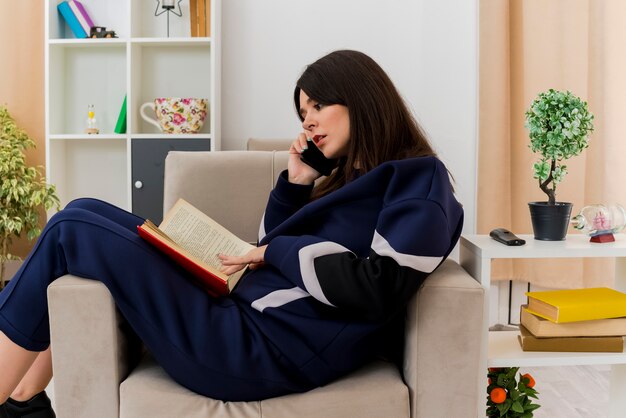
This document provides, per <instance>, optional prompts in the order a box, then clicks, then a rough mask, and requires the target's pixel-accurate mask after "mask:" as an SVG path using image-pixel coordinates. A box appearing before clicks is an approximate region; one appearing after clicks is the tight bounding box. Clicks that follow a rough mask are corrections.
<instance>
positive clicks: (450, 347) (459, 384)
mask: <svg viewBox="0 0 626 418" xmlns="http://www.w3.org/2000/svg"><path fill="white" fill-rule="evenodd" d="M484 293H485V291H484V289H483V287H482V286H481V285H480V284H479V283H478V282H477V281H476V280H474V279H473V278H472V277H471V276H470V275H469V274H468V273H467V272H466V271H465V270H463V268H462V267H461V266H459V265H458V264H457V263H456V262H455V261H453V260H450V259H448V260H446V261H445V262H444V263H443V265H441V266H440V267H439V268H438V269H437V270H436V271H435V272H434V273H433V274H431V275H430V276H429V277H428V279H427V280H426V282H425V283H424V285H423V287H422V288H421V289H420V291H419V292H418V294H417V295H416V296H415V297H414V298H413V300H412V301H411V302H410V304H409V307H408V309H407V315H408V317H407V321H406V332H405V350H404V365H403V374H404V379H405V382H406V384H407V386H408V387H409V394H410V399H411V416H412V417H443V416H446V417H469V416H474V414H475V411H477V408H478V404H477V402H479V401H481V399H477V396H476V394H478V393H480V392H479V390H478V384H479V382H480V380H479V373H482V372H483V371H481V370H479V364H480V361H479V360H480V355H481V353H480V351H481V336H482V333H483V327H485V326H486V325H485V319H484V318H483V303H484V297H485V294H484ZM484 372H485V373H486V370H485V371H484ZM451 399H454V402H450V400H451Z"/></svg>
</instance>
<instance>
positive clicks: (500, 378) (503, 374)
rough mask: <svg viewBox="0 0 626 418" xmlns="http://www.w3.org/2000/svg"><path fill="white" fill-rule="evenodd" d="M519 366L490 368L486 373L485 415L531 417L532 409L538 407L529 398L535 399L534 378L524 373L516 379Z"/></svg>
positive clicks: (505, 417) (517, 417)
mask: <svg viewBox="0 0 626 418" xmlns="http://www.w3.org/2000/svg"><path fill="white" fill-rule="evenodd" d="M518 371H519V367H501V368H490V369H489V371H488V373H487V378H488V384H489V385H488V386H487V417H489V418H495V417H504V418H532V416H533V411H534V410H535V409H537V408H539V407H540V405H539V404H536V403H533V401H532V399H531V398H534V399H537V391H536V390H535V389H534V387H535V379H533V377H532V376H531V375H530V374H529V373H526V374H524V375H521V376H520V379H519V382H518V381H517V372H518Z"/></svg>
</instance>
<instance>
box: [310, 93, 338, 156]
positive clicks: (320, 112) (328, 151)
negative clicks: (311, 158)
mask: <svg viewBox="0 0 626 418" xmlns="http://www.w3.org/2000/svg"><path fill="white" fill-rule="evenodd" d="M300 115H301V116H302V118H303V119H304V121H303V122H302V127H303V128H304V131H305V132H306V134H307V136H308V137H309V138H315V137H319V139H317V140H316V139H314V141H315V144H316V145H317V147H318V148H319V149H320V150H321V151H322V152H323V153H324V156H325V157H326V158H339V157H344V156H346V155H347V154H348V142H349V141H350V116H349V114H348V108H347V107H346V106H343V105H338V104H334V105H323V104H320V103H317V102H316V101H315V100H313V99H311V98H310V97H309V96H308V95H307V94H306V93H305V92H304V91H303V90H300Z"/></svg>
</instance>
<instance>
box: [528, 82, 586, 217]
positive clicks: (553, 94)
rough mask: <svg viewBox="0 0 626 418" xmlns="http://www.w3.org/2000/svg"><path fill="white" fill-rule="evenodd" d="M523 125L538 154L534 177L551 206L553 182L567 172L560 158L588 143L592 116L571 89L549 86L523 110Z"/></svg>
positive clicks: (574, 154) (567, 156)
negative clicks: (563, 90)
mask: <svg viewBox="0 0 626 418" xmlns="http://www.w3.org/2000/svg"><path fill="white" fill-rule="evenodd" d="M526 128H528V130H529V132H530V148H531V149H532V151H533V152H536V153H539V154H540V155H541V159H540V160H539V161H538V162H536V163H535V164H534V165H533V171H534V178H536V179H538V180H539V187H540V188H541V190H542V191H543V192H544V193H545V194H547V195H548V204H550V205H554V204H555V203H556V185H557V184H558V183H560V182H561V181H562V180H563V177H564V176H565V175H566V174H567V166H565V165H563V164H562V161H563V160H567V159H568V158H571V157H574V156H576V155H579V154H580V153H581V152H582V151H583V150H584V149H585V148H587V147H588V146H589V133H590V132H592V131H593V115H592V114H591V113H590V112H589V110H587V102H583V101H582V100H581V99H580V98H578V97H576V96H574V95H573V94H572V93H571V92H569V91H566V92H561V91H556V90H553V89H550V90H548V91H547V92H543V93H540V94H539V96H537V98H536V99H535V100H534V101H533V103H532V104H531V105H530V108H529V109H528V110H527V111H526ZM550 185H552V187H550Z"/></svg>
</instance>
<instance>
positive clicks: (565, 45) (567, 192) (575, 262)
mask: <svg viewBox="0 0 626 418" xmlns="http://www.w3.org/2000/svg"><path fill="white" fill-rule="evenodd" d="M479 4H480V47H479V48H480V61H479V62H480V92H479V101H480V103H479V109H480V120H479V126H480V128H479V129H480V130H479V161H478V193H477V196H478V207H477V209H478V211H477V212H478V219H477V232H478V233H483V234H484V233H488V232H489V231H490V230H491V229H493V228H495V227H507V228H509V229H511V230H512V231H514V232H516V233H532V227H531V223H530V215H529V212H528V205H527V203H528V202H530V201H535V200H546V196H545V195H544V194H543V193H542V192H541V190H540V189H539V187H538V185H537V181H536V180H534V179H533V178H532V164H533V162H534V161H535V160H536V156H535V155H533V153H532V152H531V151H530V148H529V147H528V144H529V139H528V132H527V131H526V129H525V128H524V112H525V111H526V109H527V108H528V107H529V106H530V103H531V102H532V101H533V99H534V98H535V97H536V96H537V94H538V93H539V92H541V91H545V90H547V89H549V88H554V89H558V90H570V91H571V92H573V93H574V94H576V95H578V96H580V97H581V98H582V99H583V100H586V101H587V102H588V103H589V109H590V111H591V112H592V113H593V114H594V115H595V122H594V125H595V131H594V133H592V135H591V141H590V146H589V148H588V149H587V150H585V151H584V152H583V154H582V155H580V156H578V157H575V158H573V159H570V160H568V162H567V166H568V171H569V173H568V174H567V176H566V177H565V180H564V181H563V182H562V183H560V184H559V186H558V188H557V200H559V201H567V202H572V203H573V204H574V208H573V212H574V214H575V213H576V212H577V211H579V210H580V209H581V208H582V207H583V206H584V205H587V204H592V203H612V202H617V203H621V204H622V205H626V184H625V182H626V164H625V163H626V159H625V158H624V156H625V154H626V140H625V139H626V138H625V137H626V126H625V125H626V47H624V45H626V23H625V22H626V1H623V0H510V1H509V0H480V3H479ZM569 233H571V234H575V233H578V232H577V231H575V230H572V229H570V231H569ZM493 279H494V280H502V279H506V280H509V279H513V280H523V281H528V282H530V283H533V284H536V285H539V286H543V287H549V288H552V287H554V288H560V287H564V288H573V287H589V286H604V285H609V286H610V285H612V284H613V280H614V271H613V264H612V262H611V260H609V259H595V260H590V259H586V260H579V259H567V260H498V262H496V263H494V266H493Z"/></svg>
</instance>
